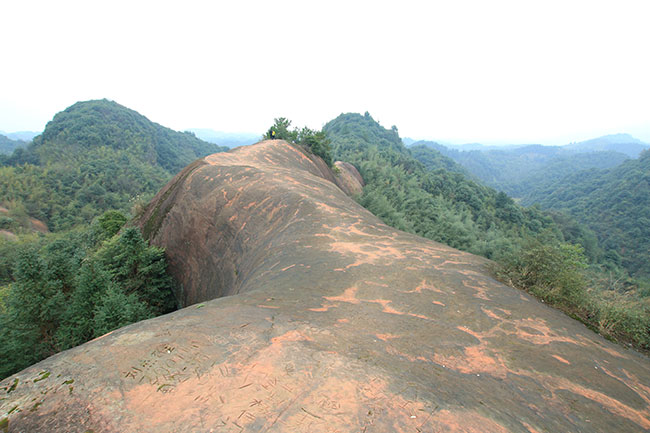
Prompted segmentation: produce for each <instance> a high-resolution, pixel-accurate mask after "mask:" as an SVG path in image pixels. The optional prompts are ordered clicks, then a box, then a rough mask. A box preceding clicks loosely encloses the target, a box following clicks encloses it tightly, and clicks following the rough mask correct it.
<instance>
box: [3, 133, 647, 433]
mask: <svg viewBox="0 0 650 433" xmlns="http://www.w3.org/2000/svg"><path fill="white" fill-rule="evenodd" d="M339 176H340V175H339ZM350 176H351V177H354V176H355V175H354V174H350ZM332 180H334V181H339V182H341V181H340V180H339V177H337V176H336V175H333V174H332V173H331V172H330V171H329V169H327V167H326V166H324V165H322V164H319V163H318V162H317V161H314V160H313V159H311V158H310V157H308V156H307V155H305V154H304V153H303V152H301V151H300V150H299V149H297V148H295V147H293V146H291V145H289V144H287V143H285V142H282V141H272V142H262V143H260V144H257V145H253V146H250V147H244V148H239V149H236V150H233V151H231V152H228V153H225V154H223V153H222V154H216V155H212V156H209V157H206V158H204V159H202V160H199V161H196V162H195V163H193V164H192V165H190V166H189V167H188V168H186V169H185V170H184V171H183V172H181V173H180V174H179V175H178V176H177V177H176V178H175V179H174V180H172V181H171V182H170V183H169V184H168V185H167V186H166V187H165V188H164V189H163V190H162V191H161V193H160V194H159V195H158V196H157V197H156V198H155V199H154V201H153V202H152V204H151V206H150V207H149V209H148V210H147V212H146V213H145V215H144V216H143V217H142V219H141V220H140V221H139V224H140V225H141V227H142V228H143V231H144V232H145V234H146V235H147V236H148V237H149V238H150V239H151V240H152V242H153V243H155V244H157V245H161V246H164V247H165V248H167V253H168V254H169V257H170V263H171V266H172V271H173V273H174V275H175V277H176V278H177V279H178V281H179V282H181V283H182V290H179V293H178V295H179V297H180V299H182V301H183V302H184V304H185V305H188V307H186V308H184V309H182V310H179V311H177V312H174V313H172V314H169V315H166V316H162V317H158V318H155V319H151V320H147V321H144V322H140V323H136V324H134V325H131V326H127V327H125V328H122V329H119V330H117V331H114V332H112V333H110V334H107V335H106V336H104V337H101V338H100V339H97V340H94V341H92V342H89V343H86V344H84V345H82V346H79V347H77V348H74V349H71V350H68V351H66V352H63V353H60V354H58V355H55V356H53V357H51V358H49V359H47V360H44V361H42V362H40V363H39V364H36V365H35V366H32V367H30V368H28V369H26V370H24V371H22V372H20V373H18V374H16V375H14V376H12V377H9V378H7V379H6V380H4V381H3V382H2V384H1V385H0V419H2V418H5V417H6V419H7V421H6V426H5V427H6V430H7V431H9V432H14V431H15V432H19V431H42V432H46V431H47V432H50V431H66V432H89V431H92V432H96V433H98V432H210V431H212V432H367V433H370V432H528V433H537V432H560V431H561V432H581V431H584V432H587V431H588V432H614V431H616V432H639V431H649V430H650V362H649V361H648V359H647V358H645V357H643V356H641V355H639V354H637V353H635V352H632V351H627V350H624V349H622V348H621V347H619V346H616V345H614V344H612V343H610V342H608V341H606V340H604V339H603V338H601V337H599V336H597V335H595V334H594V333H592V332H591V331H589V330H588V329H586V328H585V327H584V326H583V325H581V324H580V323H578V322H576V321H574V320H572V319H570V318H568V317H566V316H565V315H563V314H562V313H560V312H558V311H556V310H553V309H551V308H548V307H547V306H545V305H544V304H542V303H540V302H538V301H536V300H535V299H533V298H531V297H529V296H528V295H526V294H525V293H521V292H519V291H517V290H515V289H512V288H510V287H507V286H504V285H502V284H500V283H498V282H496V281H495V280H493V279H492V278H491V277H490V276H489V275H488V274H487V273H486V272H485V265H486V263H487V261H486V260H485V259H482V258H480V257H476V256H473V255H471V254H467V253H463V252H460V251H457V250H454V249H452V248H449V247H447V246H444V245H441V244H438V243H435V242H431V241H428V240H425V239H422V238H419V237H417V236H413V235H410V234H406V233H403V232H399V231H396V230H394V229H392V228H390V227H387V226H386V225H384V224H382V223H381V222H380V221H379V220H378V219H377V218H375V217H374V216H372V215H371V214H370V213H368V212H367V211H365V210H364V209H363V208H361V207H360V206H359V205H358V204H356V203H355V202H354V201H353V200H352V199H350V198H349V197H348V196H347V195H346V194H345V193H344V192H343V191H342V189H341V188H339V187H337V186H336V185H335V184H334V183H332V182H331V181H332ZM348 180H349V179H348ZM346 182H347V181H346ZM345 188H347V191H348V192H354V191H353V189H351V188H350V186H349V185H348V186H347V187H345V186H344V189H345ZM224 295H230V296H225V297H219V296H224ZM216 297H219V298H217V299H214V298H216ZM0 427H2V425H0ZM0 431H1V430H0Z"/></svg>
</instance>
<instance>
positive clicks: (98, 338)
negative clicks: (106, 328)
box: [90, 330, 115, 341]
mask: <svg viewBox="0 0 650 433" xmlns="http://www.w3.org/2000/svg"><path fill="white" fill-rule="evenodd" d="M113 332H115V330H113V331H111V332H107V333H106V334H104V335H100V336H99V337H97V338H93V339H92V340H90V341H97V340H101V339H102V338H104V337H108V336H109V335H111V334H112V333H113Z"/></svg>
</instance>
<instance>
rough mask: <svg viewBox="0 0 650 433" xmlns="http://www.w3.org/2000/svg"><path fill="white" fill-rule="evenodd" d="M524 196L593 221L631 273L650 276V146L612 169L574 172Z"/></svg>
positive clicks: (605, 243)
mask: <svg viewBox="0 0 650 433" xmlns="http://www.w3.org/2000/svg"><path fill="white" fill-rule="evenodd" d="M522 202H523V203H525V204H532V203H539V205H540V206H542V207H543V208H549V209H563V210H566V211H567V212H569V213H570V214H571V215H573V216H574V217H575V218H576V219H578V220H579V221H581V222H583V223H585V224H587V225H588V226H589V227H591V228H592V229H593V230H594V231H595V232H596V233H597V235H598V237H599V239H600V241H601V244H602V245H603V247H604V248H606V249H607V250H610V251H611V253H610V254H612V255H613V256H614V257H613V258H614V259H618V257H617V256H620V260H621V263H622V264H623V265H624V266H625V268H627V269H628V270H629V271H630V272H631V273H632V274H634V275H637V276H640V277H644V278H650V151H648V150H646V151H644V152H643V153H642V154H641V156H640V157H639V159H633V160H628V161H625V162H624V163H623V164H621V165H619V166H617V167H615V168H612V169H608V170H589V171H583V172H579V173H574V174H572V175H569V176H567V177H564V178H562V179H560V180H557V181H555V182H552V183H550V184H548V185H545V186H544V187H543V188H539V189H537V190H535V191H533V192H532V193H531V194H529V195H527V196H526V197H525V198H524V199H523V200H522Z"/></svg>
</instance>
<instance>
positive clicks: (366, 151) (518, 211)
mask: <svg viewBox="0 0 650 433" xmlns="http://www.w3.org/2000/svg"><path fill="white" fill-rule="evenodd" d="M323 130H324V131H325V132H326V133H327V135H328V137H329V138H330V140H331V141H332V148H333V152H334V157H335V158H336V159H340V160H342V161H347V162H350V163H352V164H354V165H355V166H357V168H359V170H360V172H361V175H362V176H363V179H364V181H365V182H366V187H365V188H364V191H363V195H362V196H361V197H360V202H361V204H362V205H363V206H365V207H366V208H368V209H369V210H370V211H371V212H373V213H374V214H375V215H377V216H379V217H380V218H382V219H383V220H384V221H385V222H386V223H387V224H389V225H392V226H394V227H397V228H399V229H402V230H405V231H409V232H412V233H417V234H419V235H421V236H424V237H427V238H429V239H433V240H436V241H440V242H444V243H446V244H448V245H450V246H453V247H455V248H460V249H463V250H466V251H470V252H473V253H476V254H481V255H483V256H486V257H489V258H495V257H496V256H498V255H500V254H507V253H508V252H509V251H510V249H511V248H512V247H513V245H514V244H516V243H517V242H518V241H519V240H520V239H521V237H522V236H525V235H535V234H539V233H541V232H542V231H544V230H545V229H548V230H550V231H553V232H554V233H555V234H556V235H557V236H558V237H561V234H559V230H558V229H557V227H556V226H555V225H554V223H553V221H552V219H551V218H550V217H548V216H547V215H544V214H543V213H542V212H540V211H539V210H536V209H525V208H522V207H520V206H518V205H516V204H515V203H514V201H513V200H512V199H511V198H509V197H508V196H507V195H506V194H504V193H497V192H496V191H495V190H493V189H491V188H488V187H485V186H483V185H480V184H478V183H476V182H473V181H471V180H469V179H468V178H467V177H466V176H464V175H463V174H461V173H458V172H454V171H449V167H452V168H453V167H455V166H456V165H455V164H454V163H453V162H452V161H449V160H448V158H446V157H444V156H442V155H439V156H438V157H432V156H431V155H428V158H429V162H428V167H426V166H425V165H424V164H422V163H421V162H419V161H417V160H416V159H415V158H414V157H413V155H411V153H410V152H409V150H408V149H407V148H406V147H404V145H403V144H402V141H401V140H400V138H399V135H398V131H397V128H396V127H392V128H391V129H385V128H383V127H382V126H381V125H379V123H377V122H376V121H375V120H374V119H373V118H372V117H371V116H370V115H369V114H368V113H366V114H365V115H363V116H362V115H360V114H355V113H348V114H342V115H340V116H339V117H337V118H336V119H334V120H332V121H330V122H328V123H327V124H326V125H325V126H324V128H323ZM435 161H438V166H437V167H436V163H435Z"/></svg>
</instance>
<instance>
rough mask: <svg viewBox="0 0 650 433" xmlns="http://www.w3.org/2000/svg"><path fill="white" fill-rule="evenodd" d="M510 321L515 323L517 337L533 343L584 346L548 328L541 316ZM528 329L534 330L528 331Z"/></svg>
mask: <svg viewBox="0 0 650 433" xmlns="http://www.w3.org/2000/svg"><path fill="white" fill-rule="evenodd" d="M510 323H512V324H513V325H515V327H516V328H517V330H516V331H515V335H516V336H517V338H520V339H522V340H525V341H528V342H530V343H533V344H539V345H545V344H550V343H571V344H575V345H577V346H584V343H583V342H580V341H578V340H577V339H575V338H571V337H563V336H560V335H558V334H557V333H556V332H554V331H553V330H552V329H551V328H549V326H548V325H547V324H546V321H545V320H544V319H541V318H537V319H520V320H512V321H510ZM529 329H531V330H533V331H535V332H534V333H533V332H530V331H529Z"/></svg>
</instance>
